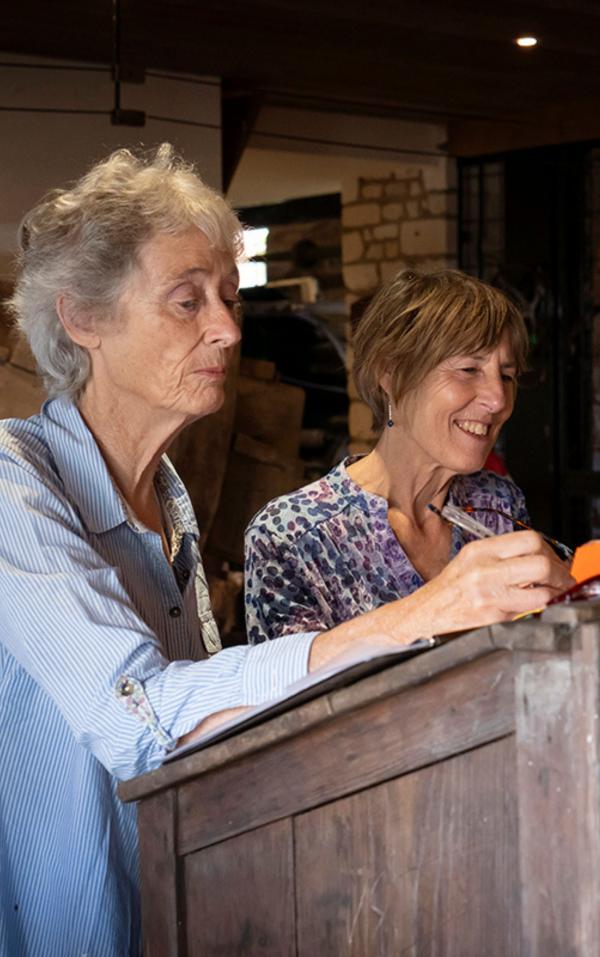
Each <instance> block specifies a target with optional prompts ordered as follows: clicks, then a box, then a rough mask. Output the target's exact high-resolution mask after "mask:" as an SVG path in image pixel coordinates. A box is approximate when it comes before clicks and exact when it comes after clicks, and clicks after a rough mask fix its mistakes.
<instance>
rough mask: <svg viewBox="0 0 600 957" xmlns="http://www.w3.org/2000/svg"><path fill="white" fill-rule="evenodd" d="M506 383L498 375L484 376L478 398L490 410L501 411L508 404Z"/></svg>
mask: <svg viewBox="0 0 600 957" xmlns="http://www.w3.org/2000/svg"><path fill="white" fill-rule="evenodd" d="M506 385H507V384H506V382H505V381H504V379H503V378H502V376H500V375H490V376H486V377H485V379H484V381H483V382H482V386H481V389H480V393H479V398H480V400H481V401H482V402H483V403H484V404H485V406H486V407H487V408H488V409H489V410H490V412H502V411H503V410H504V409H505V408H506V406H507V405H508V402H509V397H508V395H507V389H506Z"/></svg>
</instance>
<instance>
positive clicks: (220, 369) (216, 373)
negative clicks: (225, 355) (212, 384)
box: [196, 366, 226, 379]
mask: <svg viewBox="0 0 600 957" xmlns="http://www.w3.org/2000/svg"><path fill="white" fill-rule="evenodd" d="M196 372H197V373H198V375H207V376H211V378H215V379H222V378H224V376H225V372H226V369H225V367H224V366H211V367H210V368H208V369H197V370H196Z"/></svg>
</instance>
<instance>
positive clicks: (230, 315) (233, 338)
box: [211, 300, 242, 346]
mask: <svg viewBox="0 0 600 957" xmlns="http://www.w3.org/2000/svg"><path fill="white" fill-rule="evenodd" d="M211 333H212V336H211V338H212V340H213V342H221V343H223V345H224V346H234V345H235V344H236V343H237V342H239V341H240V339H241V335H242V333H241V331H240V326H239V322H238V320H237V312H236V311H234V310H232V308H231V306H230V305H228V304H227V303H226V302H223V301H222V300H220V301H219V303H218V304H217V305H215V309H214V312H213V315H212V325H211Z"/></svg>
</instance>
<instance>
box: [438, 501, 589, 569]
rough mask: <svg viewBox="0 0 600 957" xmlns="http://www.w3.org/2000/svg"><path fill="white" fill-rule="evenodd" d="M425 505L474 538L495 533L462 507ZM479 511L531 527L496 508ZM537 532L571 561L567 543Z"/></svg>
mask: <svg viewBox="0 0 600 957" xmlns="http://www.w3.org/2000/svg"><path fill="white" fill-rule="evenodd" d="M427 507H428V508H429V509H430V510H431V511H432V512H435V514H436V515H439V516H440V518H443V519H444V520H445V521H446V522H449V523H450V524H451V525H456V526H457V527H458V528H461V529H462V530H463V531H465V532H468V533H469V534H470V535H473V536H474V537H475V538H491V537H492V536H493V535H495V534H496V532H493V531H492V530H491V529H489V528H488V527H487V525H483V524H482V523H481V522H478V521H477V519H475V518H472V517H471V515H469V514H468V512H467V511H464V510H463V509H462V508H458V506H456V505H444V507H443V508H442V509H439V508H437V507H436V506H435V505H432V504H429V505H428V506H427ZM470 509H471V506H469V511H470ZM481 511H483V512H495V513H496V514H497V515H503V516H504V517H505V518H508V519H510V521H511V522H514V524H515V525H520V526H521V528H527V529H530V528H531V526H529V525H526V524H525V522H521V521H520V520H519V519H516V518H513V517H512V515H508V514H505V513H504V512H501V511H499V510H498V509H495V508H482V509H481ZM538 534H539V535H541V536H542V538H543V539H544V541H545V542H547V543H548V545H550V547H551V548H552V549H553V550H554V551H555V552H556V554H557V555H558V557H559V558H562V559H563V561H571V559H572V558H573V550H572V549H571V548H569V546H568V545H564V544H563V543H562V542H559V541H557V540H556V539H555V538H552V537H551V536H550V535H544V533H543V532H538Z"/></svg>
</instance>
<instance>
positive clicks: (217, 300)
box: [93, 228, 240, 421]
mask: <svg viewBox="0 0 600 957" xmlns="http://www.w3.org/2000/svg"><path fill="white" fill-rule="evenodd" d="M138 258H139V265H138V266H137V267H136V268H135V269H134V271H133V273H132V275H131V277H130V279H129V281H128V283H127V286H126V288H125V291H124V292H123V294H122V295H121V297H120V299H119V301H118V303H117V311H116V316H115V321H114V322H112V323H110V324H107V325H106V326H105V327H103V329H102V333H101V339H102V342H101V346H100V349H99V350H98V351H97V354H96V355H95V356H94V371H93V375H96V376H103V377H107V378H108V386H109V388H110V389H111V391H112V394H113V395H114V396H116V397H117V398H118V399H123V400H130V399H133V400H135V401H136V402H137V404H138V405H140V406H143V407H145V409H146V411H151V412H153V413H155V414H156V415H157V416H161V415H162V416H165V415H166V416H167V417H173V418H175V419H183V420H186V421H191V420H192V419H196V418H199V417H200V416H204V415H208V414H210V413H211V412H215V411H216V410H217V409H219V408H220V406H221V405H222V403H223V399H224V384H225V374H226V369H227V364H228V360H229V357H230V354H231V351H232V347H233V346H234V345H235V344H236V343H237V342H238V341H239V338H240V330H239V325H238V319H237V313H238V310H239V300H238V295H237V288H238V274H237V269H236V267H235V263H234V262H233V261H232V260H231V259H229V258H228V257H226V256H225V255H224V254H222V253H219V252H217V251H215V250H214V249H212V248H211V246H210V243H209V241H208V239H207V238H206V236H205V235H204V233H202V232H201V231H200V230H199V229H196V228H192V229H190V230H188V231H186V232H183V233H180V234H178V235H176V236H170V235H167V234H159V235H157V236H155V237H154V238H152V239H151V240H149V241H148V242H147V243H146V244H145V245H144V246H143V247H142V249H141V252H140V254H139V257H138Z"/></svg>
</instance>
